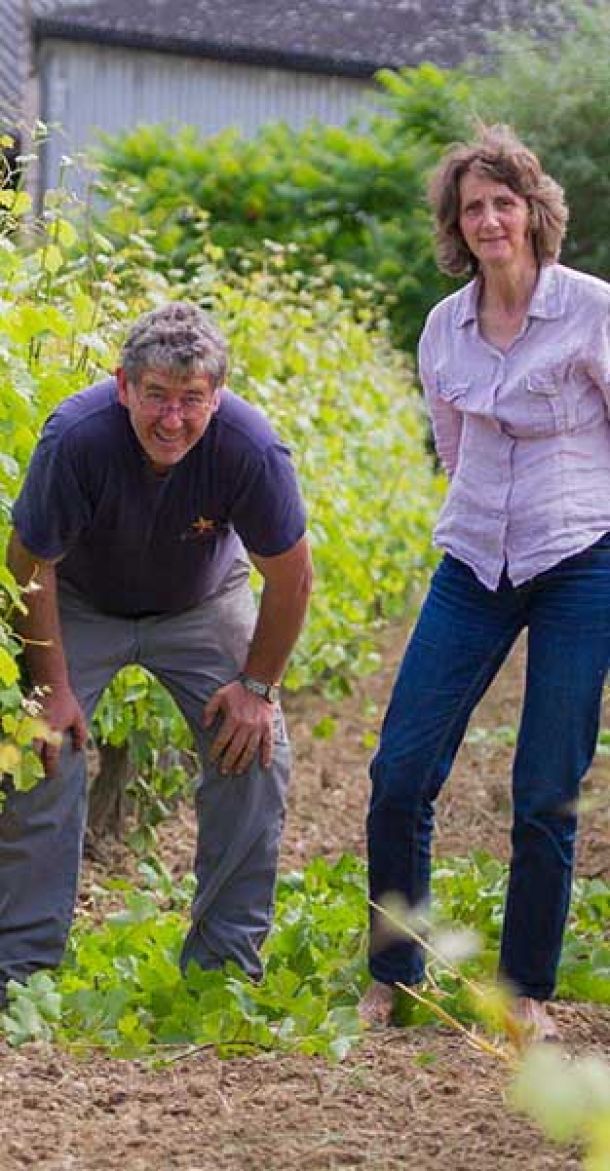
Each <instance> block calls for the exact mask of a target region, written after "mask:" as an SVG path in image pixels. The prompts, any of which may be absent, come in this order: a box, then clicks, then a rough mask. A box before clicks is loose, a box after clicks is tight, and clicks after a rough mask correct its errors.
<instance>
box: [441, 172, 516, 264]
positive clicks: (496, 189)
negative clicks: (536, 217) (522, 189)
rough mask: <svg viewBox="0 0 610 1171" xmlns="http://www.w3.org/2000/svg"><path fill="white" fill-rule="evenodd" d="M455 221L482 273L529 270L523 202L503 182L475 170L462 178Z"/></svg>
mask: <svg viewBox="0 0 610 1171" xmlns="http://www.w3.org/2000/svg"><path fill="white" fill-rule="evenodd" d="M458 222H459V227H460V231H461V233H462V236H463V238H464V241H465V243H466V244H467V246H468V248H469V249H470V251H471V252H472V254H473V256H476V258H477V260H478V262H479V265H480V267H481V269H482V270H483V271H485V269H488V270H490V271H492V270H494V269H502V268H506V267H511V268H519V267H521V266H524V267H525V266H528V267H529V265H530V264H531V263H532V261H533V260H534V247H533V243H532V237H531V233H530V230H529V209H528V205H527V202H526V200H525V199H524V198H523V196H521V195H517V193H516V192H515V191H513V190H512V188H510V187H507V185H506V184H505V183H498V182H496V180H495V179H489V178H487V177H485V176H483V175H477V174H476V172H475V171H467V172H466V174H465V175H462V178H461V180H460V214H459V221H458Z"/></svg>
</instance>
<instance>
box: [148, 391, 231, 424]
mask: <svg viewBox="0 0 610 1171" xmlns="http://www.w3.org/2000/svg"><path fill="white" fill-rule="evenodd" d="M136 398H137V400H138V405H139V407H140V410H141V411H142V413H143V414H146V415H148V416H149V417H150V418H155V419H163V418H165V416H166V415H169V414H171V413H172V412H173V411H178V412H179V414H180V415H181V417H182V418H183V419H198V418H199V419H200V418H202V417H203V416H204V415H205V414H207V412H208V411H209V410H210V408H211V406H212V404H213V402H214V395H204V394H185V396H184V398H177V399H169V398H166V397H165V395H164V394H157V393H156V391H153V390H151V391H144V393H143V394H138V392H137V391H136Z"/></svg>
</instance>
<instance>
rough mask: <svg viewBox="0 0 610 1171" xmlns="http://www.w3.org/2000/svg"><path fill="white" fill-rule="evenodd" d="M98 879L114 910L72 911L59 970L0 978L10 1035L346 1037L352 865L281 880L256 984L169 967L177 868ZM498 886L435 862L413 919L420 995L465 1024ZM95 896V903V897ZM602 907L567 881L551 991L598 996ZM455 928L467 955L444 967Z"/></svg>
mask: <svg viewBox="0 0 610 1171" xmlns="http://www.w3.org/2000/svg"><path fill="white" fill-rule="evenodd" d="M105 887H106V897H107V898H112V899H113V901H114V902H115V903H116V899H117V897H118V895H119V894H122V900H123V905H122V908H121V909H120V910H118V911H116V910H115V911H114V912H112V913H108V914H106V915H105V917H104V921H103V923H102V924H101V925H99V926H95V925H94V924H92V922H91V919H90V917H89V916H88V915H81V916H80V917H79V918H78V920H77V922H76V925H75V927H74V929H73V932H72V936H71V940H70V944H69V949H68V953H67V956H66V959H65V960H64V962H63V964H62V966H61V968H60V969H59V970H58V971H57V972H54V973H39V974H38V975H36V976H34V977H32V979H31V980H30V981H29V983H28V985H27V986H26V987H25V988H20V987H18V986H16V985H12V986H11V1001H10V1004H9V1008H8V1010H7V1012H6V1013H5V1014H4V1016H3V1017H2V1025H3V1028H4V1031H5V1033H6V1036H7V1038H8V1039H9V1040H10V1041H11V1042H12V1043H13V1044H20V1043H22V1042H23V1041H26V1040H29V1039H32V1038H39V1039H55V1040H57V1041H58V1042H59V1043H62V1044H68V1045H73V1044H75V1045H81V1046H83V1047H87V1046H91V1045H93V1046H101V1047H103V1048H107V1049H110V1050H112V1051H114V1052H116V1053H117V1054H119V1055H120V1054H122V1055H126V1056H133V1055H134V1054H144V1053H149V1054H155V1053H156V1054H157V1055H160V1054H161V1053H162V1051H163V1049H162V1047H164V1046H171V1047H182V1048H185V1047H188V1046H197V1045H208V1044H209V1045H214V1046H216V1047H218V1048H219V1049H220V1050H221V1051H223V1052H225V1053H230V1052H235V1051H243V1050H244V1049H246V1048H249V1047H251V1046H258V1047H263V1048H267V1047H269V1048H279V1049H298V1050H299V1051H303V1052H307V1053H322V1054H326V1055H327V1056H331V1057H340V1056H342V1055H343V1054H344V1053H346V1052H347V1051H348V1050H349V1048H350V1047H351V1046H352V1045H353V1044H354V1043H355V1042H356V1040H357V1039H358V1036H359V1035H360V1028H359V1026H358V1022H357V1017H356V1004H357V1000H358V997H359V995H360V993H361V991H362V989H363V987H364V984H365V982H366V979H367V976H366V957H365V946H364V941H365V925H366V917H367V903H366V877H365V869H364V864H363V863H362V861H361V860H359V859H356V858H355V857H352V856H349V855H346V856H344V857H343V858H341V859H340V860H339V862H337V863H334V864H331V863H329V862H327V861H326V860H324V859H321V858H318V859H315V860H314V861H313V862H311V863H310V864H309V865H308V866H307V867H306V869H305V870H304V871H303V872H294V873H292V874H288V875H286V876H284V877H283V878H282V879H281V881H280V883H279V886H278V892H277V912H276V918H275V923H274V926H273V929H272V932H271V935H270V937H269V939H268V941H267V943H266V944H265V948H264V956H265V962H266V975H265V979H264V980H263V982H262V983H261V984H260V985H252V984H251V983H250V982H249V981H248V980H247V979H246V977H245V976H244V975H243V973H240V971H239V970H237V969H236V968H233V967H229V968H228V969H227V970H226V971H225V972H222V973H221V972H212V973H209V972H208V973H202V972H201V971H200V970H198V969H197V968H196V967H192V968H191V969H190V970H189V972H188V974H187V977H186V978H185V979H183V978H182V977H181V976H180V973H179V970H178V956H179V951H180V946H181V941H182V938H183V934H184V931H185V929H186V924H187V913H188V905H189V902H190V898H191V895H192V888H193V879H192V878H191V877H190V876H189V877H188V878H186V879H184V880H182V881H181V882H179V883H176V882H175V881H174V880H173V879H172V877H171V875H170V874H169V872H168V871H167V870H166V869H165V868H164V867H163V866H162V865H161V864H160V863H159V862H158V861H157V860H155V859H154V858H153V859H151V860H150V861H148V862H147V863H142V864H141V866H140V884H139V887H138V889H137V890H136V889H134V888H133V887H131V886H130V885H129V884H127V883H124V882H121V881H118V880H112V879H109V880H107V882H106V884H105ZM505 887H506V868H505V867H504V866H503V865H502V864H501V863H499V862H497V861H496V860H495V859H492V858H490V857H489V856H486V855H484V854H477V855H474V856H473V857H471V858H467V859H445V860H443V861H441V862H439V863H437V865H436V867H435V871H434V897H435V905H436V907H437V910H436V912H435V915H434V919H433V920H432V922H431V923H430V921H429V920H428V925H427V926H425V927H424V928H421V927H420V928H419V929H420V930H423V931H424V934H425V937H426V939H427V941H428V946H429V949H430V954H429V963H428V987H427V992H426V995H427V996H428V997H429V998H430V1000H431V1001H432V1000H433V1001H434V1002H436V1004H440V1005H442V1006H443V1009H444V1011H445V1013H447V1014H449V1015H450V1016H452V1017H455V1019H457V1020H458V1021H461V1022H463V1023H464V1024H465V1025H466V1026H469V1025H471V1024H472V1023H473V1022H475V1021H476V1020H478V1019H480V1016H481V1003H480V1002H478V1001H477V1000H476V999H475V1000H473V996H472V992H471V989H470V987H469V981H476V982H477V984H478V985H480V986H481V987H482V988H483V989H485V988H489V987H490V986H491V984H492V982H493V978H494V973H495V965H496V962H497V953H498V936H499V925H500V919H501V913H502V904H503V899H504V895H505ZM98 896H99V898H100V902H101V905H102V906H103V899H104V892H103V891H102V890H99V891H98ZM609 910H610V890H609V889H608V887H607V885H605V884H603V883H601V882H587V881H585V880H581V881H579V882H578V883H577V884H576V888H575V892H574V901H573V907H572V912H571V917H570V924H569V929H568V934H567V940H566V950H565V954H564V960H563V963H562V967H561V973H560V984H559V994H560V996H563V997H566V998H570V997H576V998H578V999H588V1000H595V1001H597V1002H599V1003H606V1004H607V1003H610V991H609V989H610V942H609V941H608V940H607V939H606V940H605V942H604V935H603V932H604V929H605V927H604V925H605V924H606V923H607V919H608V911H609ZM464 932H466V933H467V935H468V940H469V946H468V948H467V949H466V951H467V952H468V953H469V956H470V958H467V959H466V961H465V962H464V963H461V962H460V964H459V970H458V966H457V964H456V957H459V954H460V952H461V951H462V950H463V947H462V944H463V934H464ZM473 935H474V936H476V939H477V940H478V943H476V944H475V946H474V947H473V946H472V945H471V942H470V941H471V939H472V937H473ZM435 1020H436V1014H435V1012H434V1010H433V1006H431V1005H430V1004H427V1003H421V1002H418V1003H414V1004H413V1005H412V1006H410V1011H409V1013H408V1016H407V1018H406V1023H408V1024H410V1025H423V1024H426V1025H429V1024H431V1023H432V1022H434V1021H435Z"/></svg>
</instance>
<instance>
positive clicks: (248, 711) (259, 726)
mask: <svg viewBox="0 0 610 1171" xmlns="http://www.w3.org/2000/svg"><path fill="white" fill-rule="evenodd" d="M274 711H275V705H274V704H270V703H268V702H267V700H266V699H263V698H261V697H260V696H258V695H254V694H252V692H249V691H247V690H246V689H245V688H244V687H242V685H241V683H240V682H239V681H238V680H234V681H233V682H231V683H227V684H225V686H224V687H220V688H219V689H218V691H216V692H214V695H213V696H212V697H211V698H210V699H209V700H208V702H207V703H206V705H205V708H204V713H203V723H204V727H205V728H209V727H211V725H212V724H213V723H214V721H215V720H216V719H217V718H218V717H220V718H221V720H222V722H221V724H220V727H219V730H218V732H217V734H216V736H215V737H214V740H213V742H212V747H211V749H210V759H211V760H212V761H214V762H215V763H216V764H217V765H218V767H219V769H220V771H221V773H237V774H239V773H243V772H245V771H246V769H248V768H249V767H250V765H251V764H252V763H253V761H254V760H255V759H256V756H257V754H258V756H259V759H260V763H261V765H262V767H263V768H269V765H270V764H271V758H272V755H273V717H274Z"/></svg>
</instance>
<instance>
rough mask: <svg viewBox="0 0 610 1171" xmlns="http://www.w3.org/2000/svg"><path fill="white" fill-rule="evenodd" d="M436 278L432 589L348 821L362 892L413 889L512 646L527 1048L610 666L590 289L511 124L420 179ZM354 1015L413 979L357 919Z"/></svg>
mask: <svg viewBox="0 0 610 1171" xmlns="http://www.w3.org/2000/svg"><path fill="white" fill-rule="evenodd" d="M431 202H432V206H433V209H434V213H435V216H436V227H437V244H438V256H439V264H440V267H441V268H442V269H443V270H444V271H446V272H449V273H451V274H452V275H455V276H459V275H463V274H466V273H469V274H470V275H471V276H472V277H473V279H472V280H471V281H470V283H469V284H467V285H466V286H465V287H464V288H462V289H460V291H459V292H457V293H454V294H453V295H452V296H450V297H447V298H446V299H445V300H444V301H442V302H441V303H440V304H439V305H437V306H436V307H435V308H434V309H433V311H432V312H431V314H430V316H429V318H428V321H427V323H426V326H425V329H424V332H423V335H422V338H421V342H420V349H419V369H420V376H421V381H422V384H423V387H424V391H425V395H426V401H427V404H428V408H429V411H430V415H431V419H432V425H433V430H434V436H435V443H436V449H437V452H438V455H439V458H440V459H441V461H442V463H443V465H444V467H445V469H446V471H447V473H448V475H449V477H450V481H451V483H450V489H449V493H448V497H447V500H446V502H445V505H444V508H443V510H442V513H441V516H440V519H439V522H438V525H437V528H436V531H435V542H436V543H437V544H438V545H440V546H441V548H442V549H443V550H444V557H443V559H442V561H441V563H440V565H439V567H438V569H437V571H436V573H435V575H434V577H433V580H432V583H431V587H430V591H429V594H428V596H427V599H426V601H425V603H424V606H423V608H422V611H421V614H420V617H419V621H418V623H417V625H416V628H415V630H414V633H413V636H412V638H411V640H410V643H409V645H408V647H407V650H406V653H405V657H404V659H403V662H402V666H401V668H400V671H399V674H398V678H397V680H396V683H395V686H394V691H393V694H392V697H391V701H390V705H389V708H388V711H387V713H386V717H385V720H384V724H383V729H382V733H381V741H380V745H379V749H378V752H377V754H376V756H375V758H374V760H373V762H372V765H371V778H372V782H373V788H372V796H371V805H370V810H369V817H368V841H369V858H370V896H371V900H372V901H373V902H374V903H376V904H379V903H380V902H382V901H383V899H384V896H386V895H387V894H388V893H389V892H398V893H399V894H401V895H402V896H403V897H404V898H405V899H406V901H407V903H408V904H409V905H411V906H417V905H420V904H422V903H425V902H426V900H427V898H428V894H429V882H430V851H431V838H432V830H433V818H434V811H433V805H434V800H435V798H436V796H437V795H438V793H439V791H440V788H441V786H442V784H443V782H444V781H445V779H446V778H447V776H448V774H449V771H450V769H451V765H452V763H453V760H454V757H455V754H456V752H457V750H458V747H459V745H460V743H461V741H462V739H463V736H464V733H465V731H466V727H467V723H468V719H469V717H470V715H471V713H472V711H473V709H474V707H475V705H476V704H477V703H478V702H479V700H480V699H481V697H482V696H483V695H484V693H485V691H486V690H487V688H488V687H489V685H490V683H491V682H492V680H493V678H494V676H495V675H496V673H497V671H498V670H499V668H500V666H501V665H502V663H503V662H504V660H505V659H506V657H507V655H508V653H509V651H510V649H511V647H512V645H513V643H514V642H515V639H516V638H517V636H518V635H519V633H520V632H521V631H522V630H524V629H527V632H528V660H527V677H526V683H525V695H524V702H523V711H522V715H521V724H520V729H519V736H518V741H517V747H516V753H515V758H514V766H513V812H514V819H513V831H512V859H511V866H510V878H509V885H508V893H507V900H506V908H505V916H504V928H503V934H502V944H501V953H500V970H501V973H502V975H503V977H504V978H505V979H506V980H507V981H509V982H510V984H511V985H512V988H513V990H514V992H515V994H516V996H517V997H518V1000H517V1011H518V1012H519V1013H520V1015H521V1016H522V1018H523V1019H524V1021H525V1022H526V1023H527V1024H528V1026H530V1028H531V1033H532V1035H533V1036H535V1037H536V1038H538V1039H544V1038H548V1037H552V1036H556V1035H557V1026H556V1023H555V1022H554V1020H553V1018H552V1016H551V1014H550V1013H549V1012H548V1011H547V1009H546V1007H545V1001H547V1000H548V999H549V998H550V997H551V995H552V992H553V989H554V985H555V977H556V970H557V965H558V961H559V955H560V950H561V943H562V937H563V931H564V926H565V921H566V916H567V912H568V906H569V899H570V889H571V879H572V867H573V855H574V843H575V836H576V803H577V798H578V789H579V783H580V781H581V779H582V777H583V776H584V774H585V772H586V770H587V768H588V767H589V764H590V762H591V759H592V757H593V753H594V751H595V744H596V738H597V731H598V724H599V713H600V704H601V696H602V689H603V684H604V679H605V675H606V669H607V665H608V662H609V659H610V423H609V411H610V328H609V319H610V286H608V285H607V284H605V283H604V282H603V281H601V280H598V279H596V278H595V277H592V276H588V275H586V274H584V273H579V272H575V271H573V270H571V269H568V268H566V267H563V266H561V265H559V264H558V263H557V258H558V256H559V251H560V247H561V241H562V239H563V236H564V234H565V227H566V222H567V210H566V207H565V204H564V201H563V193H562V191H561V189H560V188H559V186H558V185H557V184H556V183H555V182H554V181H553V179H551V178H550V177H549V176H548V175H546V174H544V172H543V171H542V168H541V166H540V164H539V162H538V160H537V158H536V157H535V155H533V154H532V153H531V151H529V150H528V149H527V148H526V147H525V146H524V145H523V144H522V143H521V142H519V140H518V139H517V138H516V137H515V136H514V134H513V133H512V132H511V131H510V130H509V128H508V127H503V126H495V127H492V128H487V129H484V130H483V131H482V132H481V134H480V136H479V138H478V139H477V141H475V142H473V143H471V144H469V145H460V146H457V147H454V148H452V149H451V150H450V151H449V152H448V153H447V154H446V156H445V158H444V159H443V161H442V163H441V165H440V167H439V168H438V170H437V172H436V174H435V176H434V177H433V181H432V185H431ZM370 968H371V973H372V976H373V983H372V984H371V986H370V987H369V989H368V991H367V993H366V994H365V996H364V998H363V1000H362V1002H361V1014H362V1016H363V1018H364V1019H366V1020H368V1021H370V1022H375V1023H388V1021H389V1020H390V1017H391V1013H392V1003H393V990H392V986H393V985H394V984H395V983H396V982H397V981H400V982H402V983H405V984H409V985H412V984H416V983H418V982H419V981H421V980H422V978H423V975H424V958H423V955H422V953H421V950H420V948H419V947H418V946H417V945H416V944H415V943H413V942H411V941H410V940H408V939H401V940H399V941H398V940H393V941H392V942H391V943H387V938H386V941H385V942H384V940H383V931H382V924H381V922H380V919H379V918H378V917H377V915H376V914H375V913H372V916H371V958H370Z"/></svg>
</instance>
